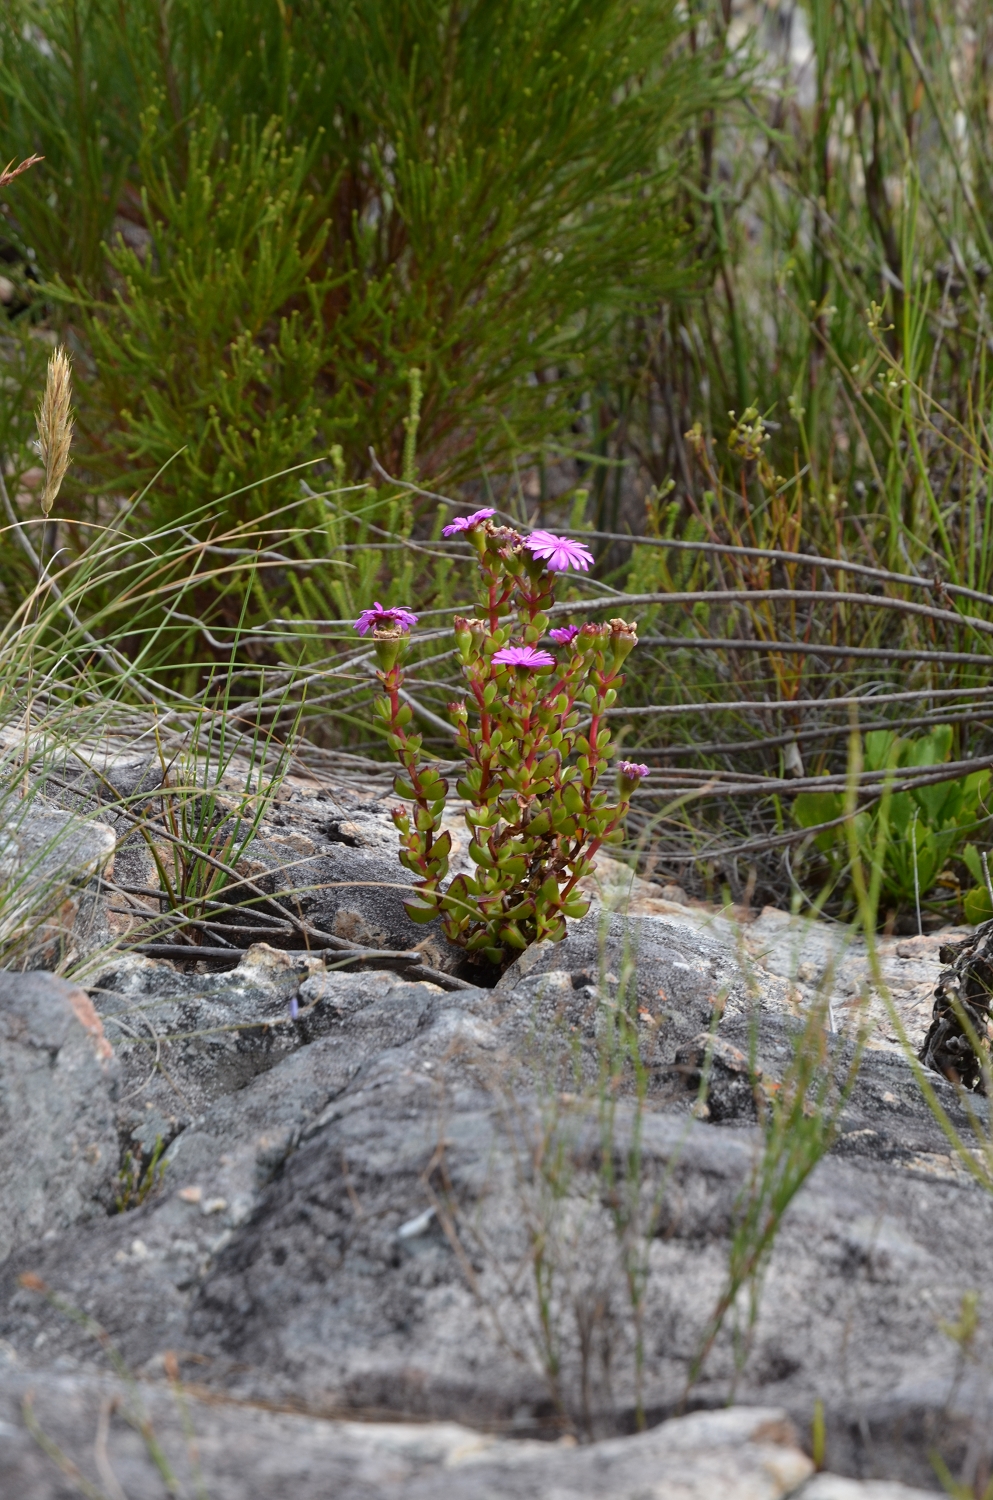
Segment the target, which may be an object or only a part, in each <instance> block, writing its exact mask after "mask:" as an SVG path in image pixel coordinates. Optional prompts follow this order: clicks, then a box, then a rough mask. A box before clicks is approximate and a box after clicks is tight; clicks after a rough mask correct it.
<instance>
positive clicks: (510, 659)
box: [493, 646, 555, 669]
mask: <svg viewBox="0 0 993 1500" xmlns="http://www.w3.org/2000/svg"><path fill="white" fill-rule="evenodd" d="M493 664H494V666H498V667H530V668H532V669H533V668H537V667H554V665H555V657H554V656H553V655H552V653H551V652H550V651H542V650H541V649H540V648H539V647H537V646H501V647H500V650H499V651H494V653H493Z"/></svg>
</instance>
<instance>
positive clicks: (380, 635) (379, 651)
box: [372, 629, 410, 672]
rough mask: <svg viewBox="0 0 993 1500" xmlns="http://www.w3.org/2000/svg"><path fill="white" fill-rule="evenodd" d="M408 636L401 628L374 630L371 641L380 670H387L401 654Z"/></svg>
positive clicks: (395, 662) (394, 664) (393, 665)
mask: <svg viewBox="0 0 993 1500" xmlns="http://www.w3.org/2000/svg"><path fill="white" fill-rule="evenodd" d="M409 640H410V637H409V636H408V635H407V634H406V632H405V631H403V630H398V629H393V630H376V631H374V632H373V637H372V643H373V646H374V648H375V652H376V661H377V662H378V663H379V669H380V671H381V672H389V671H390V670H391V669H392V668H393V667H395V666H396V664H397V661H398V659H399V658H400V657H401V656H402V655H403V653H404V651H405V649H406V646H407V642H408V641H409Z"/></svg>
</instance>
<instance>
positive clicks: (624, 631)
mask: <svg viewBox="0 0 993 1500" xmlns="http://www.w3.org/2000/svg"><path fill="white" fill-rule="evenodd" d="M610 636H611V641H612V643H613V647H614V667H615V668H617V667H619V666H620V664H621V662H622V661H623V660H624V658H625V657H626V656H629V655H630V653H631V652H632V651H633V650H634V648H635V646H637V644H638V627H637V626H636V625H629V624H628V623H627V621H626V620H611V622H610Z"/></svg>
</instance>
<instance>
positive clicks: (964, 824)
mask: <svg viewBox="0 0 993 1500" xmlns="http://www.w3.org/2000/svg"><path fill="white" fill-rule="evenodd" d="M951 748H952V729H951V726H950V725H948V724H942V725H940V726H939V727H938V728H936V729H934V730H932V732H931V733H930V734H927V735H922V736H921V737H920V738H918V739H910V738H901V737H900V736H898V735H896V734H894V733H893V732H892V731H891V730H875V731H873V732H871V733H869V734H866V735H865V737H864V752H863V754H864V762H863V763H864V769H865V770H866V771H876V772H880V771H889V772H891V773H892V774H893V779H894V781H895V782H899V779H900V774H899V773H900V771H901V770H911V769H914V768H919V767H922V766H940V765H943V764H944V763H945V762H946V761H947V760H948V759H949V756H950V754H951ZM989 793H990V772H989V771H973V772H972V773H971V774H970V775H968V776H965V777H962V778H961V779H960V780H957V781H946V782H941V783H939V784H938V785H936V786H922V787H916V788H914V790H913V791H909V792H907V791H897V792H894V793H893V795H892V796H891V797H890V798H889V799H887V803H886V816H887V818H888V833H887V836H886V839H885V853H884V865H883V872H882V884H881V891H882V898H881V899H882V901H883V903H884V905H889V906H890V907H891V908H894V907H895V908H900V907H902V908H905V909H906V908H909V909H910V910H913V909H914V907H915V905H916V903H917V901H918V899H923V898H924V897H926V896H927V895H928V893H929V892H930V891H931V890H932V889H933V888H934V886H935V883H936V881H937V880H938V877H939V876H940V875H941V874H942V873H943V871H944V870H945V868H946V866H947V865H948V863H949V861H950V860H951V859H953V858H955V857H960V858H962V859H963V860H964V862H965V863H966V865H967V866H968V868H969V869H970V871H971V872H972V873H973V875H974V877H975V878H976V879H977V881H978V882H979V883H980V884H981V883H982V880H983V875H982V868H981V860H980V856H979V854H978V852H977V850H976V848H975V845H970V844H968V843H967V840H968V839H969V836H970V834H975V833H976V832H977V831H978V830H979V829H980V828H981V827H982V826H983V825H984V824H986V823H987V822H988V820H989V816H990V807H989ZM844 808H845V797H844V793H842V792H801V793H800V795H799V796H798V797H797V798H796V799H795V800H794V803H793V815H794V817H795V819H796V821H797V822H798V823H799V824H800V825H801V827H804V828H812V827H814V826H815V825H816V824H818V823H826V822H829V821H831V820H832V819H834V818H840V817H841V816H842V814H843V812H844ZM882 815H883V804H882V803H880V804H877V805H876V806H875V807H873V808H871V809H869V810H867V811H864V812H860V813H857V814H856V817H855V830H856V838H857V840H858V847H859V851H860V853H861V856H862V859H863V861H864V863H865V864H866V866H867V867H869V868H871V867H872V865H873V863H874V861H875V859H876V853H875V851H876V850H877V849H878V848H879V847H881V840H880V822H881V818H882ZM814 844H815V845H816V847H817V849H818V850H819V851H820V852H821V854H822V855H823V856H824V858H825V860H826V862H827V865H828V869H829V871H830V877H831V880H832V883H833V884H839V883H841V882H843V881H845V880H846V878H847V875H848V868H849V847H848V835H847V831H846V829H845V826H844V824H841V825H839V826H838V827H836V828H829V829H825V830H823V831H822V832H821V833H818V834H815V835H814ZM982 895H983V896H984V897H985V895H986V893H985V890H983V892H982ZM966 901H967V910H969V909H971V908H973V907H975V906H976V904H977V896H976V894H975V893H973V892H970V893H969V895H968V896H967V897H966ZM853 902H854V894H853V893H849V905H851V904H852V903H853ZM972 919H974V918H972Z"/></svg>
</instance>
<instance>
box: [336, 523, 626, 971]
mask: <svg viewBox="0 0 993 1500" xmlns="http://www.w3.org/2000/svg"><path fill="white" fill-rule="evenodd" d="M492 515H493V511H492V510H482V511H477V512H476V513H475V514H474V515H472V516H469V517H463V518H461V519H460V520H458V521H456V522H454V523H453V524H452V525H451V526H450V527H447V528H446V530H448V531H451V532H461V533H464V534H465V535H466V537H467V538H469V539H470V540H471V542H472V544H473V546H474V547H475V549H476V554H477V557H478V560H479V568H480V573H481V576H482V581H483V585H484V605H483V616H484V617H483V618H479V619H476V618H472V619H467V618H464V617H462V616H458V615H457V616H456V617H455V627H454V628H455V646H456V650H457V653H458V657H459V660H460V662H461V667H462V676H463V679H464V681H465V684H466V688H467V692H466V696H465V698H464V699H462V700H461V701H459V702H456V703H453V704H451V705H450V712H451V714H452V718H453V720H454V722H455V726H456V732H457V738H456V743H457V746H458V749H459V750H460V751H461V753H462V755H463V756H464V759H465V771H464V774H463V775H462V777H461V778H460V779H459V781H458V784H457V790H458V792H459V795H460V796H461V797H464V798H465V800H466V802H467V803H468V804H469V805H468V807H467V809H466V815H465V816H466V824H467V826H468V829H469V833H470V837H471V841H470V844H469V853H470V856H471V857H472V859H473V861H474V863H475V865H476V874H475V875H474V876H469V875H456V876H455V877H454V879H453V880H452V881H451V883H450V885H449V886H448V888H447V889H446V890H442V881H443V880H444V878H445V875H446V874H447V872H448V856H449V852H450V850H451V835H450V833H448V832H447V831H446V832H441V821H442V817H443V814H444V809H445V794H446V792H447V790H448V783H447V782H446V781H445V780H444V778H443V777H442V775H441V772H440V771H439V770H438V769H437V768H436V767H435V766H432V765H425V764H424V763H423V760H422V747H423V737H422V736H421V735H419V734H410V733H409V732H408V726H409V725H410V722H411V719H412V717H413V713H412V709H411V707H410V705H409V704H408V703H407V702H405V701H404V698H403V696H402V690H403V670H402V665H401V662H402V657H403V653H404V650H405V648H406V645H407V642H408V640H409V636H408V631H409V629H410V626H411V625H412V624H415V623H416V620H417V617H416V615H413V614H412V613H411V612H410V611H409V610H404V609H383V608H381V607H380V606H379V605H376V606H375V607H374V608H373V609H370V610H366V611H365V612H364V613H363V614H362V615H361V616H360V617H359V619H358V621H357V622H356V628H357V629H358V630H359V631H360V632H362V633H366V632H368V631H370V630H371V631H372V632H373V640H374V643H375V650H376V656H377V660H378V662H379V671H378V674H377V675H378V676H379V680H380V682H381V683H382V685H383V690H384V691H383V695H382V697H381V698H380V699H379V700H378V702H377V704H376V711H377V713H378V716H379V719H380V722H381V723H382V724H383V725H384V727H385V729H386V736H387V744H388V745H389V748H390V749H391V750H392V751H393V753H394V754H395V755H396V756H397V759H398V760H399V762H400V764H401V766H402V767H403V774H402V775H400V776H398V777H397V778H396V780H395V782H394V788H395V790H396V792H397V795H398V796H400V797H402V798H404V799H405V800H406V801H408V802H412V803H413V805H414V809H413V813H412V814H411V813H410V812H408V811H407V810H406V808H398V809H397V810H396V811H395V812H394V815H393V819H394V822H395V824H396V826H397V829H398V830H399V833H400V842H401V854H400V858H401V861H402V862H403V864H404V865H405V866H406V867H407V869H408V870H410V871H411V872H412V873H413V874H414V875H415V876H416V877H417V882H416V886H415V889H416V891H417V896H416V898H415V899H414V900H413V901H411V902H409V903H408V904H407V911H408V912H409V914H410V916H411V917H413V919H414V920H415V921H419V922H430V921H432V920H433V919H434V918H435V917H438V916H440V917H441V918H442V925H443V929H444V932H445V935H446V937H447V938H448V939H449V941H450V942H452V943H454V944H456V945H458V946H459V947H463V948H466V949H467V950H468V951H469V953H470V954H474V955H478V957H479V958H481V959H483V960H485V961H487V962H489V963H491V964H501V963H503V962H504V961H505V960H506V959H507V957H508V955H512V954H513V953H515V952H518V951H520V950H521V949H522V948H525V947H527V945H528V943H530V942H534V941H535V940H541V939H548V940H550V941H553V942H555V941H558V940H559V939H560V938H562V937H564V936H565V930H566V928H565V918H566V917H579V916H582V915H584V913H585V912H586V911H587V910H588V906H589V903H588V901H587V900H586V898H585V897H584V896H583V895H582V894H581V893H580V892H579V891H578V890H577V889H576V887H577V883H578V882H579V880H580V879H581V878H582V877H583V876H584V875H585V874H587V873H588V872H589V871H590V870H591V869H592V868H593V865H592V855H593V854H595V853H596V851H597V849H598V848H599V847H600V845H601V844H602V843H603V842H604V840H605V839H609V838H610V837H611V836H612V835H613V834H615V833H616V832H618V831H619V830H620V829H621V827H622V825H623V822H624V818H625V815H626V813H627V810H628V806H629V803H630V798H631V792H632V791H633V790H634V788H635V787H636V786H637V785H638V783H639V781H640V780H641V779H642V777H644V776H647V775H648V767H647V766H642V765H634V764H632V763H630V762H627V761H622V762H620V766H619V772H620V775H619V794H618V798H617V801H616V802H614V801H612V800H611V799H610V798H609V796H608V795H607V794H606V793H605V792H601V791H598V790H597V782H598V780H599V778H600V775H601V773H602V772H603V770H604V769H605V767H606V764H607V761H608V759H609V757H610V756H611V754H612V753H613V752H612V748H611V744H610V740H611V733H610V730H609V728H607V726H606V725H605V724H604V722H603V715H604V713H605V711H606V710H607V709H608V708H610V707H611V706H612V705H613V703H614V702H615V701H616V698H617V690H618V688H619V687H620V685H621V684H622V682H623V677H622V675H621V672H620V668H621V664H622V663H623V661H624V659H625V657H626V656H627V655H628V653H629V652H630V651H631V649H632V647H633V646H634V645H635V644H636V641H637V636H636V634H635V629H634V626H633V625H628V624H626V623H625V621H623V620H620V619H615V620H612V621H611V622H610V623H609V624H607V625H595V624H589V623H588V624H586V625H583V626H582V628H580V627H578V626H575V625H569V626H564V627H559V628H556V629H551V628H550V626H551V621H550V619H549V616H548V610H549V609H550V608H551V607H552V606H553V604H554V599H555V576H556V573H558V572H562V571H565V570H567V569H568V568H570V567H574V568H578V569H579V570H580V571H585V569H586V568H587V567H588V566H589V564H590V563H591V562H592V557H591V556H590V554H589V552H588V551H587V549H586V548H585V547H583V546H582V544H580V543H578V542H573V541H569V540H568V539H567V538H563V537H556V536H553V535H552V534H551V533H550V532H545V531H535V532H532V533H531V534H530V536H528V537H522V536H521V535H520V534H519V533H518V532H516V531H514V530H512V529H510V528H509V527H504V526H498V525H494V524H493V523H492V521H491V519H490V518H491V517H492ZM546 635H547V636H549V637H550V639H551V640H552V641H553V642H554V644H555V645H557V646H559V647H561V648H562V649H563V651H564V656H563V658H562V660H556V658H555V656H553V655H552V653H551V652H550V651H547V650H544V649H543V648H542V647H541V646H540V645H539V642H540V641H541V640H542V639H543V638H544V637H545V636H546ZM582 710H585V712H586V713H587V714H588V715H589V717H588V719H587V720H586V721H585V723H583V722H581V712H582Z"/></svg>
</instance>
